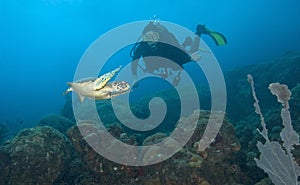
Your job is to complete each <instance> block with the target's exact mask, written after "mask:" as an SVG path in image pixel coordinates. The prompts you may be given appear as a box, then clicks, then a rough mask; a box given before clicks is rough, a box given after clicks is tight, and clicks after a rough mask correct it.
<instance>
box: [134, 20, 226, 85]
mask: <svg viewBox="0 0 300 185" xmlns="http://www.w3.org/2000/svg"><path fill="white" fill-rule="evenodd" d="M195 34H196V36H195V38H194V39H192V38H191V37H186V38H185V40H184V42H183V43H182V44H180V43H179V42H178V40H177V39H176V37H175V36H174V34H172V33H171V32H169V31H168V29H167V28H166V27H165V26H163V25H161V24H160V22H159V21H157V20H154V21H150V22H149V24H148V25H146V26H145V28H144V30H143V32H142V36H141V37H140V38H142V40H141V41H140V42H137V43H136V44H135V45H134V47H133V48H132V49H131V52H130V56H131V57H132V61H131V70H132V75H133V78H134V83H133V84H135V82H136V78H137V68H138V67H140V68H141V69H142V71H143V72H144V73H150V74H153V75H157V76H160V77H162V78H164V79H166V78H168V77H169V76H171V77H172V78H173V82H172V84H173V85H174V86H176V85H177V84H178V83H179V81H180V73H181V71H182V69H183V65H184V64H186V63H188V62H191V61H198V60H199V59H200V55H199V44H200V37H201V35H202V34H207V35H209V36H210V37H212V38H213V40H214V41H215V43H216V45H218V46H221V45H225V44H226V43H227V40H226V38H225V37H224V36H223V35H222V34H221V33H218V32H214V31H211V30H209V29H207V28H206V27H205V25H197V28H196V32H195ZM187 48H188V49H187ZM140 59H142V60H143V62H144V67H142V66H141V65H140V64H139V61H140ZM170 61H172V62H170ZM175 71H177V74H176V75H174V73H175ZM136 85H137V84H135V86H136Z"/></svg>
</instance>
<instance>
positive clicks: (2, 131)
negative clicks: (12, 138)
mask: <svg viewBox="0 0 300 185" xmlns="http://www.w3.org/2000/svg"><path fill="white" fill-rule="evenodd" d="M6 133H7V128H6V127H5V126H4V125H2V124H0V144H1V143H2V142H3V140H4V138H5V136H6Z"/></svg>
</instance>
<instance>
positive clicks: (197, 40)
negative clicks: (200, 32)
mask: <svg viewBox="0 0 300 185" xmlns="http://www.w3.org/2000/svg"><path fill="white" fill-rule="evenodd" d="M199 45H200V37H199V36H195V38H194V40H193V42H192V46H191V49H190V51H189V52H190V53H194V52H196V51H198V50H199Z"/></svg>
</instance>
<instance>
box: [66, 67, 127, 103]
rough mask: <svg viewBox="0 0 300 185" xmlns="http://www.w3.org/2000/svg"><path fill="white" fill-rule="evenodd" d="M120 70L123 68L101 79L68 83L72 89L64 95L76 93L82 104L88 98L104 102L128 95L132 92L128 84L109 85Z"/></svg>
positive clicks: (122, 82) (123, 82) (115, 83)
mask: <svg viewBox="0 0 300 185" xmlns="http://www.w3.org/2000/svg"><path fill="white" fill-rule="evenodd" d="M120 69H121V66H120V67H118V68H117V69H115V70H113V71H111V72H108V73H106V74H104V75H102V76H100V77H99V78H94V79H88V80H80V81H77V82H67V84H68V85H69V86H70V88H68V89H67V90H66V91H65V92H64V95H65V94H68V93H69V92H71V91H75V92H77V94H78V98H79V101H80V102H81V103H82V102H83V101H84V99H85V98H86V97H88V98H91V99H95V100H104V99H110V98H112V97H116V96H119V95H121V94H124V93H127V92H129V91H130V85H129V84H128V83H127V82H125V81H119V82H111V83H107V82H108V81H109V80H110V79H111V78H112V77H113V76H114V75H115V74H116V73H117V72H118V71H119V70H120Z"/></svg>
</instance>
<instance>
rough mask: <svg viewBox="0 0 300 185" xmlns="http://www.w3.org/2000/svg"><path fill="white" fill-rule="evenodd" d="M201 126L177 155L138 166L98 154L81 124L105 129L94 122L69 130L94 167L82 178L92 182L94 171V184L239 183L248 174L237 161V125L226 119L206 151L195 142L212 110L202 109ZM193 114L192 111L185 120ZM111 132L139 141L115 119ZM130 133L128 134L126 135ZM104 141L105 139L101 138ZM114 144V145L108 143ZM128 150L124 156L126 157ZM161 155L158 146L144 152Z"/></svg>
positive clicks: (127, 140) (84, 159)
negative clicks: (83, 132)
mask: <svg viewBox="0 0 300 185" xmlns="http://www.w3.org/2000/svg"><path fill="white" fill-rule="evenodd" d="M200 115H201V116H200V118H199V120H198V123H197V128H196V130H195V132H194V134H193V135H192V137H191V139H190V140H189V142H188V143H187V144H186V145H185V146H184V147H183V148H182V149H181V150H180V151H179V152H178V153H176V154H175V155H174V156H172V157H171V158H169V159H167V160H166V161H163V162H161V163H158V164H153V165H150V166H142V167H134V166H127V165H121V164H117V163H114V162H111V161H109V160H107V159H106V158H104V157H102V156H101V155H99V154H97V153H96V152H95V151H94V150H93V149H92V148H91V147H90V146H89V145H88V144H87V143H86V141H85V140H84V138H83V137H82V135H81V134H80V131H79V129H78V127H84V128H85V129H88V130H92V131H93V132H94V133H95V134H99V133H101V129H99V128H96V127H95V126H94V125H93V124H90V123H82V124H80V125H78V126H74V127H72V128H70V129H69V130H68V133H67V135H68V137H69V139H70V141H71V142H72V143H73V145H74V148H75V150H76V151H77V152H78V155H79V156H80V159H81V161H82V163H83V164H84V166H85V167H86V168H87V169H88V170H89V171H90V173H87V174H86V177H83V176H80V179H81V182H80V183H83V181H87V182H89V183H91V178H90V174H91V173H92V174H94V175H95V176H96V177H97V178H94V181H93V183H92V184H97V183H98V184H115V185H117V184H145V185H152V184H153V185H158V184H180V185H185V184H186V185H188V184H202V185H204V184H238V183H242V181H241V179H243V178H244V179H243V180H244V181H245V180H247V178H246V177H245V176H244V175H243V174H242V173H241V171H240V169H239V166H238V164H236V163H235V162H234V158H235V157H234V156H235V153H236V152H237V151H239V149H240V144H239V142H238V140H237V138H236V137H235V133H234V128H233V126H232V125H231V124H230V123H229V122H228V120H225V121H224V123H223V125H222V127H221V130H220V132H219V134H218V135H217V137H216V139H215V141H214V142H213V143H212V145H211V146H210V147H209V148H208V149H207V150H206V151H203V152H197V151H196V150H195V147H194V145H195V143H196V142H197V141H199V140H200V138H201V136H202V135H203V132H204V130H205V128H206V125H207V121H208V118H209V112H208V111H201V113H200ZM192 118H193V115H190V116H189V117H187V118H186V120H185V121H187V122H189V121H190V119H192ZM108 130H109V132H110V133H111V134H112V135H114V137H116V138H118V139H119V140H121V141H123V142H125V143H128V144H133V145H136V144H137V141H136V138H135V136H134V135H132V136H128V135H127V134H126V133H125V132H124V130H123V129H122V126H121V125H120V124H118V123H115V124H114V126H113V127H110V128H109V129H108ZM125 135H127V136H125ZM166 137H167V135H166V134H164V133H157V134H154V135H151V136H149V137H148V138H146V139H145V140H144V143H143V144H144V145H149V144H154V143H156V142H159V141H161V140H163V139H164V138H166ZM99 142H101V141H99ZM112 145H113V143H112ZM108 148H110V147H108ZM126 155H129V154H126V153H124V156H125V157H126ZM157 156H159V155H158V153H157V150H155V148H153V149H152V148H150V149H149V150H148V151H146V152H145V153H144V156H143V158H144V159H145V160H151V158H153V157H157Z"/></svg>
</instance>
